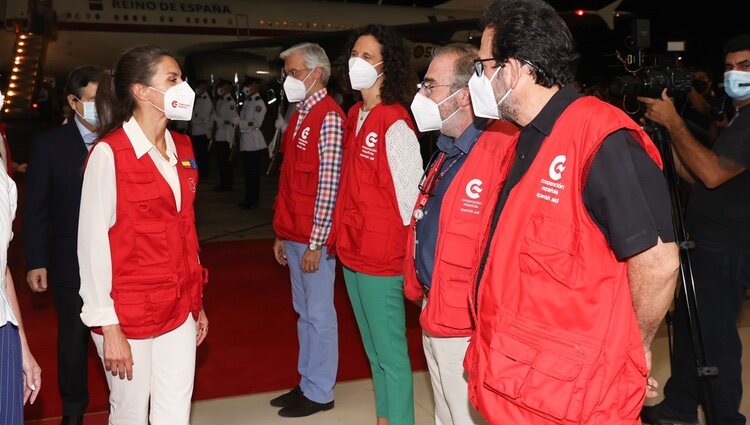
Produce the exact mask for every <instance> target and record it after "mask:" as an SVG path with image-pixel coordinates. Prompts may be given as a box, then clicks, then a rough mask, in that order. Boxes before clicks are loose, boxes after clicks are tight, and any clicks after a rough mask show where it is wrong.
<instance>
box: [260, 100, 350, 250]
mask: <svg viewBox="0 0 750 425" xmlns="http://www.w3.org/2000/svg"><path fill="white" fill-rule="evenodd" d="M331 111H333V112H336V113H337V114H339V115H340V116H341V117H343V116H344V111H343V110H342V109H341V108H340V107H339V105H338V104H336V102H335V101H334V100H333V99H332V98H331V97H330V96H326V97H324V98H323V99H321V100H320V101H319V102H318V103H316V104H315V106H313V107H312V109H311V110H310V111H309V112H308V113H307V116H305V119H304V120H303V121H302V124H301V125H300V127H299V131H297V134H294V129H295V128H296V126H297V119H298V118H299V112H297V111H295V112H294V114H292V117H291V119H290V120H289V125H288V126H287V128H286V132H284V137H283V139H282V141H281V152H282V153H283V154H284V163H283V164H282V166H281V179H280V180H279V194H278V196H277V197H276V204H275V205H274V216H273V230H274V232H276V236H277V237H278V238H279V239H283V240H289V241H294V242H299V243H303V244H307V243H309V242H310V234H311V233H312V228H313V217H314V215H315V199H316V198H317V195H318V181H319V178H320V176H319V172H320V154H319V151H318V143H319V142H320V129H321V127H322V126H323V121H324V119H325V116H326V114H328V113H329V112H331ZM329 241H330V237H329Z"/></svg>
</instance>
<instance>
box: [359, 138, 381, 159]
mask: <svg viewBox="0 0 750 425" xmlns="http://www.w3.org/2000/svg"><path fill="white" fill-rule="evenodd" d="M377 144H378V133H376V132H374V131H371V132H369V133H367V136H365V143H364V144H363V145H362V151H361V152H360V153H359V156H361V157H362V158H365V159H369V160H370V161H374V160H375V154H376V153H378V150H377V148H376V146H377Z"/></svg>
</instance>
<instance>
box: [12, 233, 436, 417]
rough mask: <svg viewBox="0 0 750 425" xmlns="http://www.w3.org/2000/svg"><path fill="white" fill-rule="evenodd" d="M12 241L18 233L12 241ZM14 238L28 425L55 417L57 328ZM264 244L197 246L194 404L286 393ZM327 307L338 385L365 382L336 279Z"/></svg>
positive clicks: (99, 375)
mask: <svg viewBox="0 0 750 425" xmlns="http://www.w3.org/2000/svg"><path fill="white" fill-rule="evenodd" d="M16 234H18V233H16ZM20 245H21V244H20V238H17V239H16V240H14V241H13V243H12V244H11V253H10V255H9V257H10V258H9V263H10V265H11V270H12V271H13V276H14V278H15V281H16V288H17V292H18V293H19V297H20V302H21V309H22V313H23V317H24V322H25V325H26V328H27V334H28V335H29V339H30V344H31V348H32V352H33V353H34V355H35V356H36V358H37V361H39V363H40V365H41V367H42V370H43V373H42V376H43V385H42V391H41V394H40V396H39V398H38V399H37V401H36V403H34V405H33V406H29V407H27V409H26V417H27V419H29V420H32V419H43V418H49V417H55V416H60V415H61V405H60V399H59V396H58V394H57V378H56V377H57V361H56V349H55V344H56V339H57V322H56V318H55V313H54V306H53V302H52V295H51V294H49V293H45V294H32V293H31V292H30V291H29V289H28V287H27V286H26V284H25V282H24V278H25V270H24V268H23V262H22V258H21V249H20ZM271 246H272V241H271V240H251V241H236V242H215V243H209V244H205V245H203V251H202V253H201V260H202V262H203V263H204V264H205V265H206V267H208V268H209V269H210V270H211V279H210V282H209V285H208V286H207V287H206V289H205V296H204V297H205V298H204V301H205V305H206V312H207V314H208V319H209V321H210V329H211V331H210V333H209V336H208V338H207V340H206V342H205V343H204V344H203V345H202V346H201V347H199V349H198V370H197V374H196V381H195V394H194V399H195V400H204V399H211V398H218V397H227V396H235V395H242V394H251V393H257V392H265V391H273V390H281V389H286V388H290V387H292V386H294V385H295V384H296V383H297V382H298V379H299V376H298V375H297V372H296V369H297V363H296V361H297V349H298V348H297V336H296V314H295V313H294V310H293V309H292V303H291V290H290V284H289V275H288V271H287V269H286V268H283V267H281V266H279V265H277V264H276V262H275V261H274V260H273V257H272V253H271ZM335 304H336V309H337V311H338V320H339V346H340V348H339V351H340V355H339V358H340V365H339V375H338V380H339V381H346V380H352V379H362V378H369V377H370V368H369V364H368V362H367V358H366V356H365V353H364V349H363V348H362V343H361V342H360V337H359V331H358V330H357V325H356V322H355V319H354V314H353V312H352V309H351V306H350V304H349V300H348V298H347V295H346V288H345V287H344V280H343V277H342V276H341V274H340V273H339V274H338V276H337V279H336V293H335ZM418 314H419V309H418V307H417V306H416V305H414V304H412V303H407V320H406V325H407V336H408V340H409V352H410V356H411V358H412V367H413V368H414V369H415V370H423V369H425V368H426V364H425V360H424V355H423V353H422V344H421V339H420V336H421V329H420V327H419V321H418ZM89 364H90V367H89V373H90V377H89V392H90V395H91V401H90V403H89V409H88V410H89V412H98V411H103V410H106V409H107V385H106V381H105V380H104V374H103V370H102V367H101V363H100V361H99V358H98V356H96V352H95V350H94V349H93V344H91V350H90V355H89Z"/></svg>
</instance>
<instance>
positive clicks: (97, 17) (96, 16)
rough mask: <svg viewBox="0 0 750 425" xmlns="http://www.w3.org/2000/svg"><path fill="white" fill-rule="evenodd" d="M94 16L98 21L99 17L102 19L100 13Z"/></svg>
mask: <svg viewBox="0 0 750 425" xmlns="http://www.w3.org/2000/svg"><path fill="white" fill-rule="evenodd" d="M94 18H96V20H97V21H98V20H99V19H101V15H99V14H98V13H97V14H96V15H94Z"/></svg>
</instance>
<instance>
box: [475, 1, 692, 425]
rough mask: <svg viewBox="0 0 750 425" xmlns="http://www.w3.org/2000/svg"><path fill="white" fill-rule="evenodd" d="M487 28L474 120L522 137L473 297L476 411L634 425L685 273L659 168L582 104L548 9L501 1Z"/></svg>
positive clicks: (587, 101) (504, 418)
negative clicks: (656, 345) (509, 128)
mask: <svg viewBox="0 0 750 425" xmlns="http://www.w3.org/2000/svg"><path fill="white" fill-rule="evenodd" d="M484 19H485V21H486V24H487V27H486V28H485V30H484V33H483V35H482V42H481V47H480V52H479V53H480V55H479V56H480V57H479V59H477V60H476V61H475V66H476V72H477V73H476V75H475V76H474V77H472V81H470V83H469V88H470V91H471V97H472V107H473V108H474V112H475V114H476V115H477V116H481V117H488V118H502V119H505V120H508V121H511V122H514V123H516V124H517V125H519V126H520V127H522V130H521V133H520V136H519V139H518V142H517V145H516V152H515V156H514V160H513V161H512V162H513V163H512V165H511V166H510V167H509V173H508V178H507V180H506V183H505V185H504V186H503V188H502V192H501V193H500V197H499V201H498V203H497V206H496V207H495V210H494V216H493V220H492V224H491V229H490V235H489V237H488V240H489V241H490V242H489V243H488V244H487V246H486V247H485V250H484V254H483V256H482V260H481V263H480V267H479V271H478V277H477V280H476V281H477V285H476V289H475V291H474V294H473V295H474V306H475V311H476V315H475V318H476V330H475V333H474V335H473V336H472V342H471V347H470V349H469V352H468V353H467V359H466V362H465V365H467V368H468V369H469V373H470V391H471V392H472V396H473V401H475V402H476V403H477V404H478V405H479V408H480V411H481V413H482V414H484V415H485V416H486V417H487V419H488V420H489V422H490V423H493V424H494V423H497V424H500V423H503V424H504V423H534V424H551V423H562V422H564V423H577V424H602V423H607V424H615V423H617V424H620V423H623V424H624V423H634V422H635V421H636V420H637V416H638V412H639V409H640V406H641V405H642V403H643V400H642V398H641V397H642V396H643V394H644V393H646V390H647V388H646V385H647V381H648V382H649V383H650V384H652V385H655V381H653V380H652V379H650V378H649V379H648V380H647V377H646V375H647V373H648V370H649V369H650V344H651V341H652V339H653V337H654V335H655V333H656V329H657V328H658V325H659V323H660V321H661V319H662V318H663V317H664V314H665V313H666V311H667V309H668V307H669V304H670V302H671V299H672V291H673V290H674V284H675V281H676V278H677V269H678V263H679V261H678V252H677V247H676V245H675V244H674V243H673V241H674V232H673V229H672V220H671V208H670V204H669V195H668V191H667V187H666V181H665V179H664V176H663V175H662V174H661V171H660V168H659V165H658V153H657V152H655V150H656V149H655V147H654V146H653V145H652V143H651V141H650V140H649V139H648V137H647V136H646V135H645V134H644V133H643V132H642V131H640V129H639V128H638V125H637V124H636V123H634V122H633V121H632V120H630V119H629V118H627V117H626V116H625V114H624V112H622V111H620V110H617V109H616V108H614V107H612V106H611V105H608V104H606V103H604V102H601V101H598V100H595V99H593V98H591V97H585V98H582V97H581V96H580V95H579V94H578V93H577V91H576V89H575V87H574V86H573V85H572V81H573V73H572V67H571V64H572V63H573V62H574V61H575V59H576V56H577V55H576V54H575V52H574V51H573V41H572V36H571V35H570V32H569V30H568V28H567V27H566V26H565V23H564V22H563V21H562V19H560V17H559V16H558V15H557V14H556V12H555V11H554V10H553V9H552V8H551V7H550V6H549V5H548V4H546V3H544V2H542V1H541V0H495V1H494V2H493V3H492V4H491V5H490V6H489V7H488V8H487V9H486V11H485V14H484ZM588 344H591V346H592V347H596V348H595V349H593V350H592V351H593V352H595V353H592V354H591V355H590V356H588V355H584V357H585V360H581V357H578V356H580V355H581V354H582V353H583V352H585V351H586V349H585V348H583V347H584V346H586V345H588ZM641 347H642V348H641ZM562 359H564V360H562ZM576 359H578V360H576ZM558 361H559V363H558ZM578 362H580V364H579V363H578ZM582 364H586V366H582ZM634 364H636V365H637V366H635V367H636V368H637V369H638V372H633V367H634V366H633V365H634ZM584 367H585V368H587V369H586V370H587V372H584V373H582V374H581V375H580V376H579V375H578V371H580V370H582V369H581V368H584ZM562 369H566V370H568V371H572V372H571V373H567V372H563V373H562V374H561V373H560V372H561V370H562ZM592 370H597V372H596V373H590V371H592ZM631 372H633V373H631ZM574 381H575V383H573V382H574ZM563 382H566V383H563ZM579 385H580V386H581V387H583V388H585V390H584V389H581V390H580V391H579V390H578V388H579V387H578V386H579ZM625 388H629V389H630V390H625ZM631 390H632V391H631ZM583 391H585V400H583V401H581V398H582V396H580V394H582V392H583ZM648 395H649V396H654V395H656V394H655V392H654V391H653V388H651V389H650V390H649V391H648Z"/></svg>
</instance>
